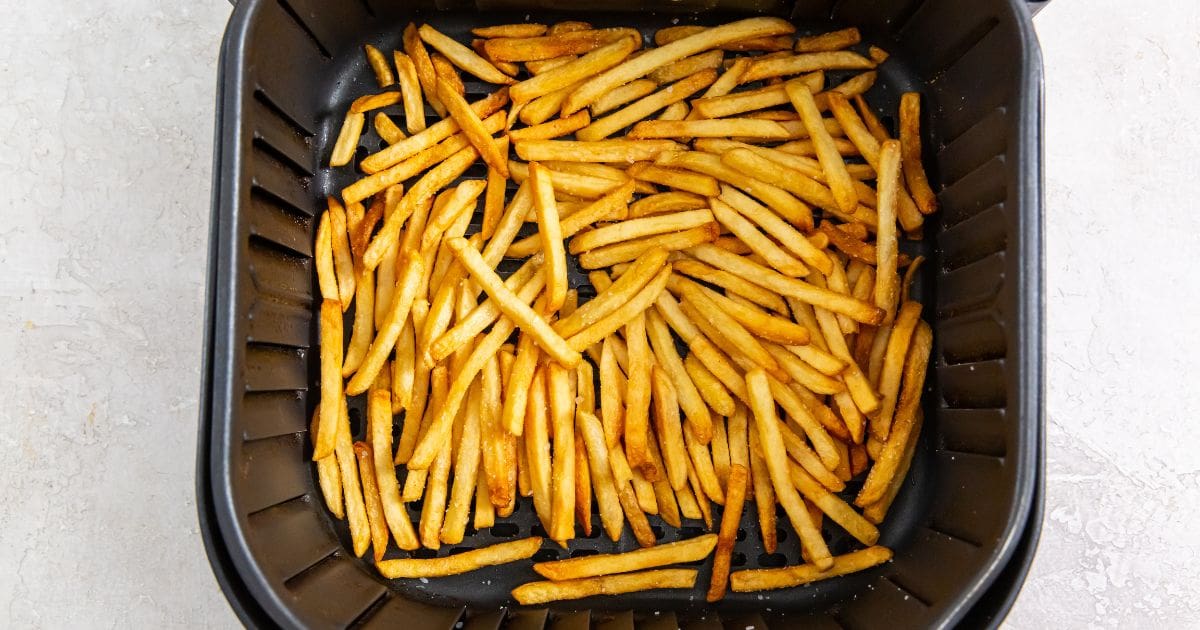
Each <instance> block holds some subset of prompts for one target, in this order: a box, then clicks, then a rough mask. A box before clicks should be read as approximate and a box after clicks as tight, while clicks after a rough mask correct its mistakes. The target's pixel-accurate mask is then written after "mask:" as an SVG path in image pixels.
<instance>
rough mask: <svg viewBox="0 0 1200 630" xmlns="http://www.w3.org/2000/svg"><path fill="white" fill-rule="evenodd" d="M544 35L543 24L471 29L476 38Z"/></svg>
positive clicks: (544, 27)
mask: <svg viewBox="0 0 1200 630" xmlns="http://www.w3.org/2000/svg"><path fill="white" fill-rule="evenodd" d="M545 33H546V25H545V24H531V23H528V22H525V23H522V24H497V25H496V26H480V27H477V28H473V29H471V34H472V35H474V36H476V37H483V38H492V37H538V36H540V35H544V34H545Z"/></svg>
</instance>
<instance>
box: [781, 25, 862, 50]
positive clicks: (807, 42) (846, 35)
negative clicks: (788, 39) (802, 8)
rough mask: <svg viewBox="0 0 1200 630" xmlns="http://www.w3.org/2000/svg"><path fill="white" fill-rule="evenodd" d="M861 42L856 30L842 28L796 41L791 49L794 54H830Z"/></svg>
mask: <svg viewBox="0 0 1200 630" xmlns="http://www.w3.org/2000/svg"><path fill="white" fill-rule="evenodd" d="M860 41H862V36H861V35H860V34H859V32H858V29H857V28H853V27H851V28H844V29H842V30H840V31H830V32H828V33H822V34H820V35H809V36H808V37H800V38H797V39H796V45H795V46H794V47H793V48H792V50H795V51H796V52H802V53H808V52H830V51H834V50H842V49H844V48H849V47H851V46H853V45H855V44H857V43H859V42H860Z"/></svg>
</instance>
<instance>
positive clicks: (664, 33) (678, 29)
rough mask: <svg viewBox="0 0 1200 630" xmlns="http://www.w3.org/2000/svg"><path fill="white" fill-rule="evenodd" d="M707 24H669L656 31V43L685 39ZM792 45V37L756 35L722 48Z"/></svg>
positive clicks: (762, 48)
mask: <svg viewBox="0 0 1200 630" xmlns="http://www.w3.org/2000/svg"><path fill="white" fill-rule="evenodd" d="M707 28H708V27H707V26H693V25H688V26H668V27H666V28H660V29H658V30H657V31H655V33H654V43H655V44H657V45H659V46H665V45H666V44H670V43H671V42H673V41H676V40H680V39H683V38H684V37H688V36H691V35H695V34H696V33H700V32H702V31H704V30H706V29H707ZM791 47H792V38H790V37H784V36H780V37H755V38H750V39H742V40H738V41H736V42H730V43H728V44H724V45H722V46H721V48H720V49H721V50H768V51H770V50H787V49H789V48H791Z"/></svg>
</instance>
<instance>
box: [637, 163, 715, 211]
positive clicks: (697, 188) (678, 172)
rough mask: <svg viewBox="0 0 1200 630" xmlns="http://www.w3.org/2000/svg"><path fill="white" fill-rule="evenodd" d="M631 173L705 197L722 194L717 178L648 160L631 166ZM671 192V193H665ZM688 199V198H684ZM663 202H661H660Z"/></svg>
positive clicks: (642, 178) (640, 177)
mask: <svg viewBox="0 0 1200 630" xmlns="http://www.w3.org/2000/svg"><path fill="white" fill-rule="evenodd" d="M628 172H629V174H630V175H631V176H633V177H634V178H636V179H639V180H642V181H647V182H653V183H656V184H662V185H663V186H668V187H671V188H675V189H678V190H683V191H687V192H692V193H695V194H697V195H703V196H705V197H715V196H717V195H718V194H720V188H719V187H718V185H717V178H715V177H712V176H709V175H704V174H701V173H694V172H692V171H686V170H682V169H677V168H664V167H662V166H656V165H654V164H650V163H648V162H639V163H637V164H634V165H633V166H631V167H629V171H628ZM663 194H671V193H663ZM684 199H687V198H684ZM660 203H661V202H660Z"/></svg>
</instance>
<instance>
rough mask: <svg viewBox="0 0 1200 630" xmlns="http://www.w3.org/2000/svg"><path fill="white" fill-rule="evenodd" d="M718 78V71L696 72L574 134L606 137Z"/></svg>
mask: <svg viewBox="0 0 1200 630" xmlns="http://www.w3.org/2000/svg"><path fill="white" fill-rule="evenodd" d="M716 79H717V73H716V71H714V70H702V71H700V72H697V73H696V74H693V75H691V76H689V77H687V78H684V79H683V80H681V81H679V82H677V83H674V84H672V85H671V86H669V87H667V88H664V89H662V90H659V91H658V92H655V93H653V94H650V95H648V96H645V97H643V98H640V99H638V100H637V101H634V102H633V103H631V104H629V105H628V106H626V107H624V108H622V109H620V110H618V111H616V112H613V113H612V114H610V115H608V116H605V117H604V118H600V119H597V120H594V121H592V124H590V125H588V126H587V127H584V128H583V129H580V130H579V131H578V132H577V133H576V134H575V137H576V138H578V139H579V140H584V141H597V140H600V139H602V138H607V137H608V136H611V135H612V134H614V133H616V132H617V131H619V130H621V129H623V128H625V127H628V126H629V125H632V124H634V123H636V122H637V121H639V120H642V119H644V118H646V117H648V116H650V115H651V114H653V113H654V112H656V111H658V110H660V109H663V108H664V107H668V106H670V105H673V104H675V103H679V102H681V101H683V99H685V98H687V97H689V96H691V95H692V94H695V93H696V92H698V91H700V90H701V89H703V88H705V87H706V86H708V85H711V84H712V82H713V81H715V80H716ZM664 122H665V121H664ZM646 159H649V158H646Z"/></svg>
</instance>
